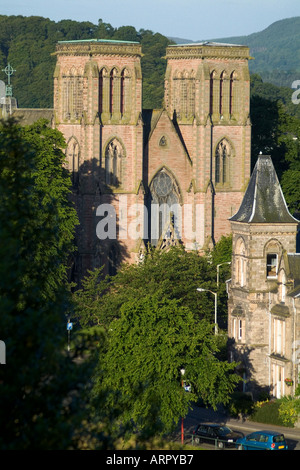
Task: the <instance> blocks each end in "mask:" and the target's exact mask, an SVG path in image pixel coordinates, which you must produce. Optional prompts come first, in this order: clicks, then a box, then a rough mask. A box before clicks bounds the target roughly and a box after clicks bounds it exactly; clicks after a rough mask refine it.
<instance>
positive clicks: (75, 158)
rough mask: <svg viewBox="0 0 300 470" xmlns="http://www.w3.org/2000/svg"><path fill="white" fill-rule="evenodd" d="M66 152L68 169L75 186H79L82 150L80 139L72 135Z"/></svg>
mask: <svg viewBox="0 0 300 470" xmlns="http://www.w3.org/2000/svg"><path fill="white" fill-rule="evenodd" d="M66 153H67V164H68V170H69V171H70V173H71V180H72V184H73V186H77V184H78V181H79V158H80V152H79V144H78V141H77V139H75V138H74V137H72V138H71V139H70V140H69V143H68V146H67V152H66Z"/></svg>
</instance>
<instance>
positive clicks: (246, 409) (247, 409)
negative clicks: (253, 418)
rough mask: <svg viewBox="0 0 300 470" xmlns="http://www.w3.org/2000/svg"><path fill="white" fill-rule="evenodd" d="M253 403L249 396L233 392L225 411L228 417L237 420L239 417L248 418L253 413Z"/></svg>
mask: <svg viewBox="0 0 300 470" xmlns="http://www.w3.org/2000/svg"><path fill="white" fill-rule="evenodd" d="M253 407H254V403H253V401H252V398H251V396H249V395H246V394H245V393H242V392H234V393H233V394H232V395H231V397H230V400H229V402H228V404H227V405H226V409H227V410H228V412H229V414H230V416H232V417H234V418H238V417H239V416H243V417H244V416H249V415H251V413H252V412H253Z"/></svg>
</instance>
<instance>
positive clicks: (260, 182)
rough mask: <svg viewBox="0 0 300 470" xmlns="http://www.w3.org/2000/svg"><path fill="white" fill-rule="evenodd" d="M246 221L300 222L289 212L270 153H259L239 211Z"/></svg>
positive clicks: (238, 217)
mask: <svg viewBox="0 0 300 470" xmlns="http://www.w3.org/2000/svg"><path fill="white" fill-rule="evenodd" d="M229 220H230V221H234V222H244V223H269V224H272V223H281V224H289V223H293V224H295V223H299V221H298V220H297V219H295V218H294V217H293V216H292V215H291V214H290V212H289V210H288V208H287V205H286V201H285V198H284V195H283V193H282V189H281V186H280V183H279V181H278V177H277V174H276V171H275V168H274V166H273V162H272V159H271V157H270V155H259V157H258V159H257V162H256V165H255V168H254V170H253V173H252V175H251V178H250V181H249V184H248V187H247V190H246V192H245V195H244V198H243V201H242V204H241V206H240V208H239V210H238V212H237V213H236V214H235V215H234V216H233V217H231V218H230V219H229Z"/></svg>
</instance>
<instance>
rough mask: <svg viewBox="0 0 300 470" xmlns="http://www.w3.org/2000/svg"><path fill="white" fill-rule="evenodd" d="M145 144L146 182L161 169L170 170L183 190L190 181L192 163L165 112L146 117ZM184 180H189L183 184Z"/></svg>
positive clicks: (181, 139)
mask: <svg viewBox="0 0 300 470" xmlns="http://www.w3.org/2000/svg"><path fill="white" fill-rule="evenodd" d="M147 118H148V120H147V124H146V127H147V132H148V133H147V142H146V152H145V157H146V159H147V166H148V177H149V179H148V181H150V180H151V178H152V177H153V176H154V174H155V173H156V172H157V171H158V170H159V169H160V168H162V167H166V168H170V169H171V171H172V173H173V174H174V176H175V178H177V179H178V181H180V182H181V185H182V186H183V187H185V188H187V187H188V184H189V183H190V179H191V170H192V161H191V159H190V157H189V155H188V152H187V150H186V147H185V144H184V141H183V138H182V136H181V134H180V131H179V129H177V127H176V126H175V125H174V124H173V122H172V121H171V119H170V118H169V116H168V114H167V112H166V111H164V110H161V111H160V112H157V111H153V113H152V115H151V116H150V112H149V113H148V116H147ZM185 178H189V180H187V181H186V182H185Z"/></svg>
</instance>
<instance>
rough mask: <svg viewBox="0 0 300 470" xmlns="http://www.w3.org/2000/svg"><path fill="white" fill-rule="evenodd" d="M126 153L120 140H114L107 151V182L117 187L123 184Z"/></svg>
mask: <svg viewBox="0 0 300 470" xmlns="http://www.w3.org/2000/svg"><path fill="white" fill-rule="evenodd" d="M123 158H124V151H123V147H122V145H121V143H120V142H119V141H118V139H112V140H111V141H110V142H109V144H108V145H107V147H106V151H105V182H106V184H108V185H112V186H115V187H118V186H121V183H122V170H123V168H122V166H123Z"/></svg>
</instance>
